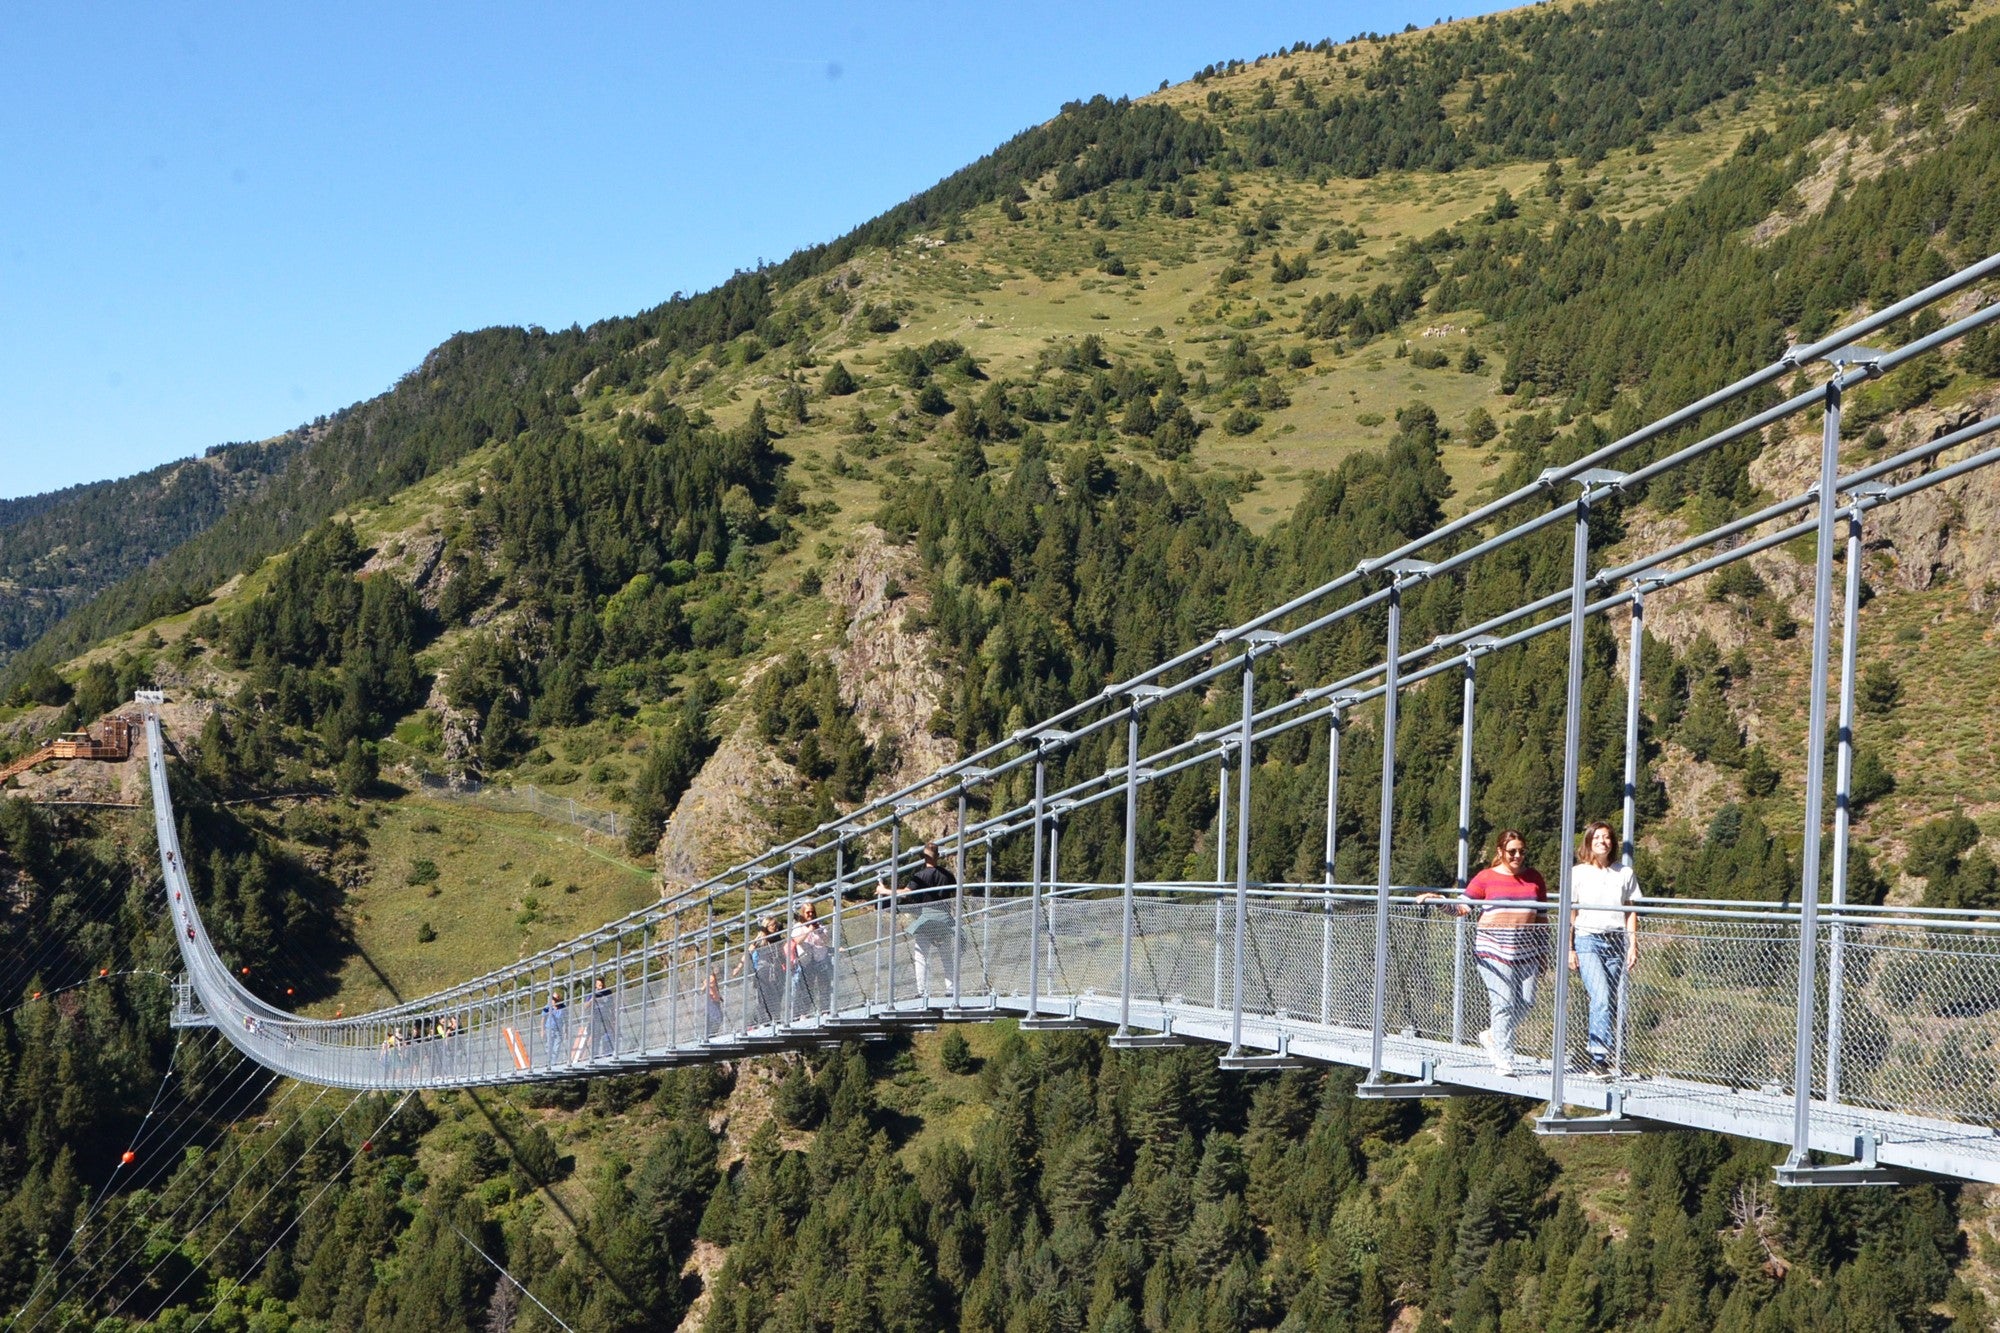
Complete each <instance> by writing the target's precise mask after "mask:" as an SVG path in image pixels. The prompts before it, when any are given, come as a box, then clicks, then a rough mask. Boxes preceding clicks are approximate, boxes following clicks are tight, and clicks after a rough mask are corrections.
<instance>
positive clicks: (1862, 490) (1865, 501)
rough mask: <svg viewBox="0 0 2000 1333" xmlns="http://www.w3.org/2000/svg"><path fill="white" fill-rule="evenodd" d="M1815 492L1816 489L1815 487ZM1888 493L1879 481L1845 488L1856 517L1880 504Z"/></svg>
mask: <svg viewBox="0 0 2000 1333" xmlns="http://www.w3.org/2000/svg"><path fill="white" fill-rule="evenodd" d="M1814 489H1815V490H1817V489H1818V488H1817V487H1815V488H1814ZM1888 493H1889V487H1888V486H1887V485H1885V484H1884V483H1882V482H1879V481H1857V482H1855V483H1854V484H1853V485H1852V486H1849V487H1848V488H1847V499H1848V503H1849V505H1850V506H1851V507H1852V509H1853V511H1854V513H1855V514H1856V515H1857V516H1858V515H1861V514H1864V513H1866V512H1867V511H1868V510H1870V509H1873V508H1874V507H1875V506H1876V505H1878V504H1880V503H1882V497H1883V496H1885V495H1887V494H1888Z"/></svg>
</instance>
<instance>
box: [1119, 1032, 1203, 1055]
mask: <svg viewBox="0 0 2000 1333" xmlns="http://www.w3.org/2000/svg"><path fill="white" fill-rule="evenodd" d="M1105 1044H1106V1045H1107V1046H1109V1047H1110V1048H1111V1049H1112V1050H1114V1051H1177V1050H1179V1049H1181V1048H1182V1047H1184V1046H1192V1045H1193V1044H1194V1043H1193V1042H1191V1041H1189V1040H1188V1039H1187V1038H1186V1037H1182V1036H1178V1035H1176V1034H1175V1033H1172V1032H1127V1033H1124V1034H1122V1035H1120V1034H1116V1033H1114V1034H1113V1035H1111V1036H1110V1037H1107V1038H1105Z"/></svg>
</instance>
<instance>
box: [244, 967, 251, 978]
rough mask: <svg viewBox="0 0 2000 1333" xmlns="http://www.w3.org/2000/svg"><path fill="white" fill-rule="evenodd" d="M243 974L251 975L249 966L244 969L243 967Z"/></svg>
mask: <svg viewBox="0 0 2000 1333" xmlns="http://www.w3.org/2000/svg"><path fill="white" fill-rule="evenodd" d="M243 975H244V976H246V977H247V976H249V975H250V969H249V968H247V967H246V968H244V969H243Z"/></svg>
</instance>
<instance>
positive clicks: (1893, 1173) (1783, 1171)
mask: <svg viewBox="0 0 2000 1333" xmlns="http://www.w3.org/2000/svg"><path fill="white" fill-rule="evenodd" d="M1876 1146H1877V1145H1876V1139H1875V1136H1874V1135H1873V1134H1859V1135H1856V1136H1855V1139H1854V1160H1853V1161H1851V1162H1827V1163H1823V1164H1815V1163H1812V1162H1807V1161H1803V1160H1800V1161H1794V1160H1790V1159H1787V1160H1786V1161H1784V1162H1783V1163H1781V1164H1779V1165H1777V1166H1774V1167H1772V1168H1771V1170H1772V1173H1773V1174H1775V1175H1776V1176H1777V1178H1778V1183H1779V1184H1780V1185H1786V1186H1790V1187H1792V1188H1795V1189H1802V1188H1808V1187H1841V1186H1855V1185H1907V1184H1910V1183H1912V1182H1914V1181H1915V1180H1917V1179H1918V1177H1917V1176H1916V1175H1914V1174H1912V1173H1911V1172H1908V1171H1900V1170H1898V1169H1896V1168H1895V1167H1893V1166H1883V1165H1881V1164H1880V1163H1879V1162H1877V1161H1876V1158H1875V1151H1876Z"/></svg>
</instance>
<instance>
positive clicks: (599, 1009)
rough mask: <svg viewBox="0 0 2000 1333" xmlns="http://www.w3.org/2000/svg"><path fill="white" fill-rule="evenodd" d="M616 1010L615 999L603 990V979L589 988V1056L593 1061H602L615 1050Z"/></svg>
mask: <svg viewBox="0 0 2000 1333" xmlns="http://www.w3.org/2000/svg"><path fill="white" fill-rule="evenodd" d="M616 1021H617V1008H616V1005H615V997H614V996H613V995H612V993H611V992H610V991H609V990H607V989H606V988H605V985H604V978H603V977H599V978H598V979H597V984H596V985H594V986H592V987H591V988H590V1054H591V1057H592V1058H593V1059H600V1060H601V1059H603V1058H604V1057H605V1056H607V1055H610V1054H611V1053H612V1051H614V1050H615V1049H617V1045H618V1034H617V1031H616V1027H615V1024H616Z"/></svg>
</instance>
